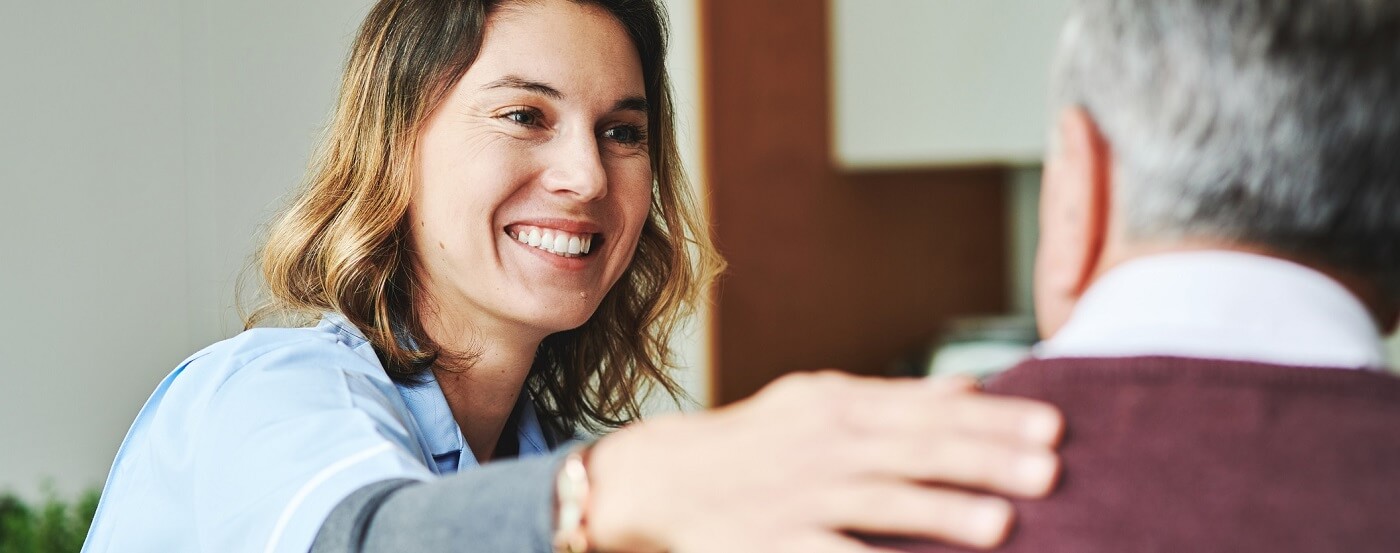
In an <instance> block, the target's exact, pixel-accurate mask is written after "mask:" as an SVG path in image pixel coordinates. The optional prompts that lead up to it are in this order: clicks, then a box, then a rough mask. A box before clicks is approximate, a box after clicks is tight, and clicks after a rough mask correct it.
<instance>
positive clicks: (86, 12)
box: [0, 0, 1395, 497]
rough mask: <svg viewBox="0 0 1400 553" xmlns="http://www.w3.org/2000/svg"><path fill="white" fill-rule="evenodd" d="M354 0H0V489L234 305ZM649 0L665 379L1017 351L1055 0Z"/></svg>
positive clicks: (220, 334) (701, 386)
mask: <svg viewBox="0 0 1400 553" xmlns="http://www.w3.org/2000/svg"><path fill="white" fill-rule="evenodd" d="M371 4H372V2H370V1H369V0H338V1H331V0H297V1H294V2H286V1H280V0H279V1H273V0H241V1H233V0H110V1H104V2H73V1H70V0H52V1H47V2H18V1H10V2H3V3H0V70H3V77H0V79H3V81H2V82H3V87H0V236H3V239H0V290H3V291H4V293H5V295H6V297H7V298H8V301H6V302H5V303H4V305H5V306H6V307H7V308H8V309H7V313H6V314H5V315H4V316H3V317H0V353H3V355H0V376H3V378H0V492H5V491H9V492H14V493H16V494H18V495H20V496H22V497H34V496H37V495H39V494H40V493H41V490H42V489H44V487H45V486H48V487H49V488H50V489H51V490H52V491H53V493H57V494H59V495H61V496H71V495H75V494H77V493H78V492H79V491H80V490H84V489H88V488H92V487H99V486H100V485H101V484H102V482H103V479H104V478H105V476H106V471H107V469H108V468H109V466H110V463H111V461H112V458H113V456H114V455H115V453H116V448H117V446H118V444H119V443H120V442H121V439H122V437H123V435H124V433H125V431H126V429H127V427H128V426H129V425H130V423H131V421H132V418H133V417H134V416H135V415H136V413H137V411H138V410H139V409H140V407H141V405H142V403H143V402H144V401H145V399H146V397H147V396H148V395H149V394H150V392H151V391H152V390H153V389H154V387H155V386H156V384H157V383H158V382H159V381H160V379H161V378H162V377H163V376H164V375H165V374H166V373H168V372H169V371H170V370H171V369H173V368H174V367H175V366H176V365H177V364H178V363H179V362H180V361H181V360H182V359H184V358H185V357H187V356H188V355H190V354H191V353H193V352H195V351H197V350H199V349H201V348H203V347H204V346H206V345H208V344H210V343H212V342H215V341H217V340H220V339H223V338H226V337H228V336H231V335H233V334H235V333H237V332H238V331H239V330H240V329H241V324H240V323H239V318H238V311H237V309H236V308H235V296H234V290H235V286H236V283H237V281H238V278H239V276H240V274H241V272H242V271H243V270H244V269H245V267H247V266H248V264H249V262H250V259H251V257H250V256H251V255H252V253H253V252H254V250H255V249H256V247H257V245H258V240H259V236H260V234H261V231H262V228H263V226H264V225H265V224H266V223H267V222H268V221H269V219H270V217H271V216H272V215H273V214H274V213H275V212H276V211H277V210H278V208H280V207H281V206H282V204H283V202H284V201H285V199H286V198H287V196H288V194H289V193H290V192H291V191H292V190H293V189H294V188H295V187H296V186H297V185H298V184H299V183H300V182H301V179H302V176H303V172H304V170H305V167H306V165H307V162H308V159H309V156H310V153H311V151H312V150H313V148H314V147H315V145H316V142H317V140H318V138H319V136H320V134H321V132H322V129H323V127H324V125H325V123H326V122H327V120H328V118H329V115H330V112H331V109H332V103H333V101H334V97H335V91H336V86H337V83H338V75H339V72H340V68H341V64H342V63H343V61H344V59H345V56H346V55H347V48H348V45H349V44H350V41H351V39H352V35H353V33H354V31H355V27H356V26H357V25H358V23H359V21H360V19H361V18H362V17H363V16H364V14H365V13H367V12H368V10H369V6H370V5H371ZM666 4H667V5H668V6H669V9H670V14H671V22H672V40H673V50H672V52H671V60H670V69H671V74H672V76H673V78H674V80H675V82H674V84H675V87H676V89H677V98H678V102H677V105H678V108H679V110H680V127H679V128H680V133H681V143H682V154H683V156H684V157H685V159H686V162H687V168H688V170H689V172H690V175H691V176H692V178H693V180H694V181H695V185H696V186H697V188H698V190H699V192H700V194H701V195H702V197H704V198H705V200H706V204H707V209H708V216H709V217H710V220H711V222H712V224H713V225H714V227H715V230H716V232H717V235H718V239H719V242H720V246H721V249H722V251H723V252H724V254H725V255H726V256H727V257H728V259H729V261H730V264H731V269H730V271H729V273H728V274H727V276H726V277H725V278H724V279H723V281H722V282H721V284H720V285H719V286H718V287H717V288H716V289H715V290H714V295H713V296H714V297H713V301H712V302H711V305H710V306H709V307H708V308H707V309H706V310H705V311H703V312H702V313H700V314H699V316H697V317H696V318H695V319H694V320H693V321H692V324H690V325H689V327H688V328H687V329H685V330H684V331H683V332H682V333H680V334H679V335H677V336H676V337H675V340H676V343H677V344H678V345H679V346H680V351H681V353H682V356H681V359H679V362H680V364H681V365H682V366H683V368H684V369H683V374H682V381H683V382H684V383H685V385H686V387H687V389H688V390H689V391H690V393H691V395H692V396H694V398H695V399H696V403H695V404H694V405H685V406H683V407H684V408H696V407H700V406H712V405H722V404H725V403H729V402H732V401H735V400H738V399H740V398H743V397H745V396H747V395H749V394H751V393H753V392H754V391H756V390H757V389H758V388H760V387H762V386H763V385H764V384H766V383H768V382H770V381H772V380H773V379H774V378H777V377H778V376H780V375H782V374H784V373H787V372H790V371H794V370H807V369H814V368H820V367H840V368H842V369H846V370H850V371H854V372H858V373H863V374H925V373H927V372H928V371H929V370H930V369H931V368H933V367H937V370H938V371H939V372H974V373H986V372H988V371H994V370H996V369H998V368H1000V367H1004V366H1006V365H1008V364H1010V363H1013V362H1014V361H1015V360H1016V359H1017V358H1019V357H1020V356H1022V355H1024V354H1025V352H1026V351H1027V348H1028V347H1029V345H1030V344H1031V343H1032V342H1033V341H1034V339H1035V336H1034V331H1033V328H1032V327H1031V326H1030V325H1029V319H1028V316H1029V314H1030V296H1029V288H1030V286H1029V282H1030V271H1031V260H1032V258H1033V250H1034V242H1035V228H1036V223H1035V212H1036V208H1035V204H1036V198H1037V196H1036V195H1037V187H1038V181H1039V170H1038V164H1039V162H1040V157H1041V152H1042V150H1043V148H1044V134H1045V130H1044V129H1045V122H1046V120H1047V118H1048V116H1047V114H1046V109H1045V105H1044V103H1045V100H1044V98H1045V92H1044V91H1045V87H1046V78H1045V76H1046V74H1047V64H1048V62H1049V59H1050V56H1051V53H1052V51H1053V43H1054V37H1055V33H1056V29H1057V27H1058V24H1059V22H1060V18H1061V17H1062V16H1063V13H1064V9H1065V6H1066V5H1067V1H1066V0H936V1H930V0H830V1H817V0H743V1H724V0H666ZM250 276H252V277H254V278H255V277H256V274H252V275H250ZM253 282H256V281H255V280H254V281H253ZM1392 349H1395V348H1392ZM674 408H675V407H674V406H669V405H667V404H666V403H665V402H656V410H658V411H662V410H668V409H674ZM795 416H800V415H796V414H795Z"/></svg>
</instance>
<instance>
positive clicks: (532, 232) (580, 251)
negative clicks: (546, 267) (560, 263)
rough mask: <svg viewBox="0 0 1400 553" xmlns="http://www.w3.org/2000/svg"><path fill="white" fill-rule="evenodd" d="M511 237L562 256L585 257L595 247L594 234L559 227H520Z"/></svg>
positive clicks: (513, 231)
mask: <svg viewBox="0 0 1400 553" xmlns="http://www.w3.org/2000/svg"><path fill="white" fill-rule="evenodd" d="M511 238H514V239H516V240H518V241H519V242H520V243H521V244H525V245H527V246H532V247H535V248H539V249H541V250H544V251H547V252H549V253H552V254H554V255H558V256H561V257H583V256H585V255H588V252H589V251H590V250H592V249H593V235H592V234H574V233H571V232H564V231H562V230H557V229H546V228H539V227H518V228H516V229H514V230H512V231H511Z"/></svg>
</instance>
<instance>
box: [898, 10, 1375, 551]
mask: <svg viewBox="0 0 1400 553" xmlns="http://www.w3.org/2000/svg"><path fill="white" fill-rule="evenodd" d="M1055 73H1056V79H1057V81H1058V82H1057V85H1056V88H1055V91H1054V94H1055V98H1056V100H1057V102H1058V105H1059V106H1060V107H1061V110H1060V111H1059V114H1058V118H1057V120H1056V121H1055V129H1054V131H1053V135H1054V141H1053V142H1054V145H1053V147H1052V149H1051V152H1050V155H1049V159H1048V161H1047V164H1046V170H1045V178H1044V188H1043V191H1042V204H1041V230H1042V234H1041V243H1040V251H1039V258H1038V260H1037V267H1036V275H1035V285H1036V290H1035V292H1036V307H1037V317H1038V320H1039V323H1040V327H1041V331H1042V334H1043V335H1044V336H1045V337H1046V338H1047V339H1046V341H1045V342H1043V343H1042V344H1041V346H1040V347H1039V349H1038V352H1037V355H1036V358H1035V359H1033V360H1031V361H1029V362H1027V363H1025V364H1023V365H1021V366H1019V367H1017V368H1015V369H1013V370H1011V371H1010V372H1009V373H1007V374H1005V375H1003V376H1002V377H1000V378H999V379H997V380H996V381H994V382H992V383H991V384H990V385H989V388H990V389H991V390H993V391H995V392H999V393H1006V394H1016V395H1025V396H1031V397H1036V398H1041V399H1044V400H1048V401H1051V402H1053V403H1055V404H1057V405H1058V406H1060V407H1061V408H1062V409H1063V411H1064V413H1065V416H1066V419H1067V422H1068V433H1067V436H1066V441H1065V443H1064V447H1063V450H1062V454H1063V462H1064V467H1065V472H1064V478H1063V480H1062V483H1061V487H1060V489H1059V490H1058V491H1057V492H1056V493H1055V494H1054V495H1053V496H1052V497H1051V498H1050V499H1049V500H1047V501H1044V502H1027V503H1024V504H1021V505H1019V506H1018V513H1019V514H1020V516H1021V519H1020V522H1019V525H1018V528H1017V530H1016V531H1015V534H1014V535H1013V537H1012V539H1011V541H1010V542H1009V545H1008V546H1007V548H1006V549H1007V550H1010V551H1043V552H1054V551H1066V552H1069V551H1073V552H1083V551H1134V552H1144V551H1163V552H1178V551H1191V552H1211V551H1219V552H1226V551H1228V552H1235V553H1251V552H1281V551H1299V552H1302V551H1309V552H1311V551H1347V552H1358V551H1400V518H1397V516H1400V515H1397V513H1400V379H1396V378H1394V377H1392V376H1390V375H1388V374H1387V373H1385V372H1384V371H1383V370H1382V367H1384V365H1385V359H1384V355H1383V347H1382V336H1383V335H1384V334H1387V333H1390V332H1393V331H1394V329H1395V326H1396V323H1397V319H1398V318H1400V317H1398V316H1397V313H1398V312H1400V308H1398V307H1397V306H1400V2H1397V1H1396V0H1081V1H1079V2H1078V3H1077V7H1076V10H1075V12H1074V15H1073V16H1072V17H1071V19H1070V21H1069V23H1068V24H1067V26H1066V27H1065V30H1064V34H1063V38H1062V44H1061V51H1060V57H1059V61H1058V64H1057V67H1056V70H1055ZM906 547H907V548H909V549H911V550H915V551H937V550H941V548H940V547H938V546H931V545H917V546H908V545H906Z"/></svg>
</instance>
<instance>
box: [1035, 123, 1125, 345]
mask: <svg viewBox="0 0 1400 553" xmlns="http://www.w3.org/2000/svg"><path fill="white" fill-rule="evenodd" d="M1054 133H1055V134H1054V137H1055V141H1054V144H1053V146H1052V148H1051V151H1050V152H1049V155H1048V156H1047V158H1046V163H1045V173H1044V177H1043V179H1042V184H1041V193H1040V194H1041V195H1040V245H1039V248H1038V250H1037V252H1036V264H1035V273H1036V274H1035V303H1036V319H1037V322H1038V324H1039V327H1040V332H1041V336H1042V337H1044V338H1049V337H1050V336H1052V335H1054V333H1055V332H1056V331H1058V330H1059V328H1060V327H1061V326H1063V325H1064V323H1065V321H1067V320H1069V316H1070V312H1071V311H1073V309H1074V305H1075V304H1076V303H1078V301H1079V298H1080V296H1082V295H1083V294H1084V291H1085V290H1087V289H1088V287H1089V284H1090V282H1091V281H1092V280H1093V278H1094V275H1095V274H1096V272H1097V270H1098V268H1099V265H1100V263H1101V262H1102V258H1103V251H1104V242H1105V240H1106V239H1107V237H1108V226H1109V209H1110V202H1111V199H1110V196H1109V195H1110V192H1111V185H1112V175H1113V160H1112V151H1111V149H1110V147H1109V144H1108V142H1107V141H1106V140H1104V138H1103V135H1102V134H1101V133H1100V132H1099V129H1098V126H1097V125H1096V124H1095V123H1094V120H1093V118H1091V117H1090V116H1089V114H1088V112H1086V111H1084V110H1083V109H1081V108H1070V109H1066V110H1065V111H1064V112H1062V113H1061V114H1060V117H1059V120H1058V121H1057V123H1056V126H1055V131H1054Z"/></svg>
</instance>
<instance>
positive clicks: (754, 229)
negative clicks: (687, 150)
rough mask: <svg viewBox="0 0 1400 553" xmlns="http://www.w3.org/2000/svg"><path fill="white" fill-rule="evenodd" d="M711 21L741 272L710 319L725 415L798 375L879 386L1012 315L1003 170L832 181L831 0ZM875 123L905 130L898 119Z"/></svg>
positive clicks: (721, 223) (886, 110)
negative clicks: (951, 335) (912, 362)
mask: <svg viewBox="0 0 1400 553" xmlns="http://www.w3.org/2000/svg"><path fill="white" fill-rule="evenodd" d="M702 10H703V22H702V24H703V25H704V28H703V33H704V38H705V42H704V44H705V46H704V52H705V56H704V63H705V71H704V73H705V75H706V82H705V85H704V88H705V96H706V108H705V117H704V119H705V126H706V133H705V137H706V138H705V141H706V143H705V149H706V154H707V155H706V164H707V165H706V166H707V174H708V178H707V180H708V183H709V187H710V202H711V210H712V211H711V213H712V217H713V221H714V223H715V226H716V231H717V234H718V238H719V242H720V248H721V249H722V251H723V252H724V254H725V255H726V256H727V257H728V259H729V261H730V266H731V269H730V272H729V273H728V275H727V276H726V277H725V279H724V280H723V281H722V283H721V285H720V286H719V287H718V289H717V294H716V298H717V300H716V307H715V312H714V314H713V319H712V321H713V322H712V324H714V330H713V337H714V338H713V339H714V344H713V347H714V349H715V351H714V356H713V359H714V367H715V373H714V387H713V388H712V389H713V394H714V397H713V398H712V399H713V400H714V401H715V403H716V404H724V403H729V402H732V401H735V400H737V399H740V398H742V397H745V396H747V395H749V394H751V393H753V392H754V391H756V390H757V389H758V388H760V387H761V386H763V385H764V384H766V383H768V382H770V381H772V380H773V379H774V378H777V377H778V376H780V375H782V374H783V373H786V372H788V371H792V370H803V369H813V368H820V367H840V368H843V369H847V370H851V371H854V372H859V373H865V374H874V373H877V372H880V371H882V370H883V369H884V367H886V366H887V364H888V363H889V362H890V361H891V360H892V359H894V358H895V357H897V356H899V355H901V354H904V353H906V352H908V351H910V350H911V349H913V348H917V347H920V346H921V345H923V344H926V343H927V341H928V340H929V339H930V338H931V337H932V336H934V335H935V334H936V333H937V331H938V328H939V327H940V326H941V325H942V324H943V322H944V321H946V320H947V318H948V317H950V316H954V315H962V314H977V313H988V312H1000V311H1002V310H1004V309H1005V307H1006V289H1007V286H1006V260H1005V257H1006V254H1005V247H1006V246H1005V244H1006V238H1007V237H1006V230H1005V228H1006V220H1005V217H1006V215H1005V213H1006V210H1005V203H1006V198H1005V186H1004V180H1005V176H1006V175H1005V172H1004V171H1002V170H1000V169H993V168H988V169H966V170H957V171H898V172H886V173H873V174H872V173H866V174H860V175H852V174H846V173H842V172H840V171H838V170H836V169H835V168H834V167H833V164H832V163H831V162H830V161H829V160H830V159H831V156H830V144H831V140H830V133H829V129H830V126H831V125H830V121H829V119H830V109H829V105H830V104H829V99H830V95H829V92H828V77H829V71H828V63H827V51H828V48H827V46H828V45H827V36H828V34H827V21H826V2H818V1H813V0H729V1H725V0H715V1H710V2H705V3H703V4H702ZM911 70H917V66H912V65H911ZM870 116H871V117H876V118H881V119H885V120H887V121H888V122H889V124H890V125H899V124H901V121H900V106H871V107H870Z"/></svg>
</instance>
